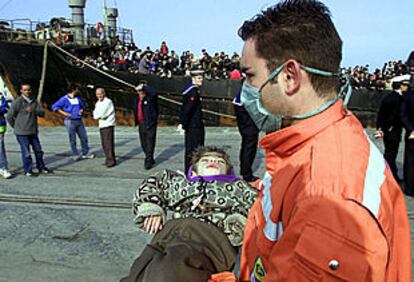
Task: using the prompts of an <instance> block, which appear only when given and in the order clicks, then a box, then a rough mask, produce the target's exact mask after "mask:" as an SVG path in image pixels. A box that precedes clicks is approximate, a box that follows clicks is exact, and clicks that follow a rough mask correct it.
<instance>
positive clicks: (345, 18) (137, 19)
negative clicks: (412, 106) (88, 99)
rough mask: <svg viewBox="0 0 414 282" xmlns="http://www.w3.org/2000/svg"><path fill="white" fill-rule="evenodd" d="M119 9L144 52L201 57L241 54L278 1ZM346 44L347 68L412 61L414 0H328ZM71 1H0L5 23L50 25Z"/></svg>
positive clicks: (95, 17) (179, 2)
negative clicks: (251, 31)
mask: <svg viewBox="0 0 414 282" xmlns="http://www.w3.org/2000/svg"><path fill="white" fill-rule="evenodd" d="M106 2H107V6H108V7H117V8H118V12H119V22H118V24H119V25H121V26H123V27H126V28H130V29H133V31H134V40H135V43H136V44H137V45H138V46H139V47H140V48H145V47H146V46H150V47H151V48H152V49H157V48H159V46H160V43H161V41H166V42H167V45H168V46H169V48H170V50H175V51H176V52H178V53H179V54H181V52H182V51H184V50H190V51H192V52H193V53H195V54H196V55H197V56H199V55H200V54H201V49H203V48H205V49H206V50H207V51H208V52H209V53H210V54H211V53H215V52H219V51H225V52H226V53H229V54H232V53H233V52H237V53H239V54H240V53H241V50H242V48H243V41H242V40H241V39H240V38H239V37H238V35H237V30H238V28H239V27H240V26H241V25H242V23H243V22H244V21H245V20H247V19H250V18H251V17H253V16H254V15H256V14H257V13H258V12H259V11H260V10H262V9H264V8H266V7H269V6H271V5H273V4H275V3H277V1H269V0H203V1H200V0H175V1H173V0H158V1H155V0H145V1H142V0H107V1H106ZM322 2H323V3H325V4H326V5H327V6H328V7H329V9H330V10H331V13H332V15H333V21H334V24H335V26H336V28H337V29H338V32H339V35H340V36H341V38H342V41H343V42H344V46H343V60H342V66H344V67H348V66H355V65H365V64H369V65H370V70H371V71H372V70H374V68H381V67H382V65H383V64H384V62H386V61H389V60H398V59H401V60H403V61H406V60H407V58H408V55H409V53H410V52H411V51H413V50H414V15H413V14H414V0H396V1H378V0H359V1H358V0H353V1H344V0H323V1H322ZM67 3H68V1H65V0H25V1H23V0H0V18H3V19H13V18H31V19H33V20H41V21H48V20H49V19H50V18H52V17H55V16H63V17H67V18H70V17H71V11H70V9H69V8H68V4H67ZM102 7H103V1H102V0H87V1H86V10H85V19H86V21H87V22H88V23H92V24H94V23H96V22H98V21H103V16H102V10H103V8H102Z"/></svg>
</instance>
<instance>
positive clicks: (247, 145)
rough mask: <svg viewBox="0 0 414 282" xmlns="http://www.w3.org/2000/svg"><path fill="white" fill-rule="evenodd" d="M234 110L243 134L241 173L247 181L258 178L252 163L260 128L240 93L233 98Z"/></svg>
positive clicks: (240, 154) (240, 156)
mask: <svg viewBox="0 0 414 282" xmlns="http://www.w3.org/2000/svg"><path fill="white" fill-rule="evenodd" d="M233 105H234V112H235V114H236V120H237V127H238V129H239V132H240V135H241V147H240V153H239V160H240V174H241V175H242V176H243V179H244V180H245V181H247V182H253V181H256V180H257V179H258V177H257V176H254V175H253V171H252V165H253V162H254V159H255V157H256V152H257V143H258V141H259V129H258V128H257V126H256V124H255V123H254V121H253V120H252V119H251V117H250V116H249V114H248V112H247V111H246V109H245V108H244V107H243V104H242V102H241V100H240V93H239V94H238V95H237V96H236V97H234V99H233Z"/></svg>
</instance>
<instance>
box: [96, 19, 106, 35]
mask: <svg viewBox="0 0 414 282" xmlns="http://www.w3.org/2000/svg"><path fill="white" fill-rule="evenodd" d="M95 31H96V35H97V37H101V35H102V34H104V32H105V27H104V25H103V24H102V23H101V22H97V23H96V25H95Z"/></svg>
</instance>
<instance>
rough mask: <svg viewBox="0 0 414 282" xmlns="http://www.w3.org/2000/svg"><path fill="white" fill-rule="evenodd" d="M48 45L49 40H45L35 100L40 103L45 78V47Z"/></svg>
mask: <svg viewBox="0 0 414 282" xmlns="http://www.w3.org/2000/svg"><path fill="white" fill-rule="evenodd" d="M48 45H49V41H48V40H46V42H45V46H44V47H43V62H42V74H41V76H40V86H39V95H37V102H38V103H40V101H41V100H42V96H43V88H44V86H45V78H46V65H47V49H48V48H47V47H48Z"/></svg>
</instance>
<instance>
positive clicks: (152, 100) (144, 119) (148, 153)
mask: <svg viewBox="0 0 414 282" xmlns="http://www.w3.org/2000/svg"><path fill="white" fill-rule="evenodd" d="M135 90H136V91H137V93H138V95H137V97H136V99H135V103H134V105H136V106H135V107H134V118H135V126H138V134H139V140H140V143H141V147H142V150H143V151H144V154H145V160H144V168H145V169H151V168H152V167H153V166H154V165H155V160H154V149H155V141H156V139H157V124H158V94H157V92H156V91H155V89H154V88H152V87H150V86H148V85H146V83H141V84H139V85H138V86H137V87H136V88H135Z"/></svg>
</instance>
